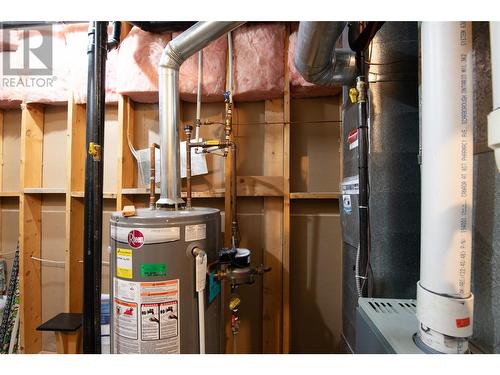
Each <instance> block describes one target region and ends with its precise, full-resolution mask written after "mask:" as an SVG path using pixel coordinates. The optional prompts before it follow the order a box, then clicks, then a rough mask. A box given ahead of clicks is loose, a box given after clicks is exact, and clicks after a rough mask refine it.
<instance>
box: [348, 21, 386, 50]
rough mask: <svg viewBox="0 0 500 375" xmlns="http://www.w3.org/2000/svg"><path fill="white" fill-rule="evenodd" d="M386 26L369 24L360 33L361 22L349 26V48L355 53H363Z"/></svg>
mask: <svg viewBox="0 0 500 375" xmlns="http://www.w3.org/2000/svg"><path fill="white" fill-rule="evenodd" d="M383 25H384V22H367V23H366V26H365V27H364V28H363V30H362V31H360V30H359V29H360V22H353V23H350V24H349V47H351V49H352V50H353V51H355V52H363V51H364V50H365V49H366V48H368V45H369V44H370V43H371V41H372V39H373V37H374V36H375V34H376V33H377V31H379V30H380V28H381V27H382V26H383Z"/></svg>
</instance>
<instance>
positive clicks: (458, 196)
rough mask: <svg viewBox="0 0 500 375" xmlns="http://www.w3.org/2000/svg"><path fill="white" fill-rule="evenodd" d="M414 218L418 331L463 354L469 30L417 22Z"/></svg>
mask: <svg viewBox="0 0 500 375" xmlns="http://www.w3.org/2000/svg"><path fill="white" fill-rule="evenodd" d="M421 55H422V167H421V172H422V213H421V215H422V217H421V219H422V221H421V261H420V281H419V282H418V284H417V286H418V287H417V317H418V319H419V321H420V323H421V327H420V331H419V333H418V336H419V338H420V341H421V342H423V343H424V344H425V346H426V347H428V348H430V349H431V350H434V351H437V352H441V353H463V352H465V351H467V345H468V344H467V337H469V336H471V335H472V307H473V296H472V294H471V290H470V275H471V249H472V233H471V228H472V225H471V224H472V223H471V221H472V189H473V186H472V167H473V139H472V135H473V134H472V133H473V131H472V121H473V113H472V100H473V96H472V30H471V23H470V22H423V23H422V27H421Z"/></svg>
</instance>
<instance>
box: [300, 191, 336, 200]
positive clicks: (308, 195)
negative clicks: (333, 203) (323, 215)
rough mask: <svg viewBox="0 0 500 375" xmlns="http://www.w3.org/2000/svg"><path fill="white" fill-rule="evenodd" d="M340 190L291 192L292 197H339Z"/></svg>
mask: <svg viewBox="0 0 500 375" xmlns="http://www.w3.org/2000/svg"><path fill="white" fill-rule="evenodd" d="M340 195H341V194H340V193H339V192H318V193H309V192H304V193H290V199H339V198H340Z"/></svg>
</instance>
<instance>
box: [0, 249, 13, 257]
mask: <svg viewBox="0 0 500 375" xmlns="http://www.w3.org/2000/svg"><path fill="white" fill-rule="evenodd" d="M16 252H17V250H14V251H8V252H6V253H0V256H6V255H12V254H15V253H16Z"/></svg>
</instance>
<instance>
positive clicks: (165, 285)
mask: <svg viewBox="0 0 500 375" xmlns="http://www.w3.org/2000/svg"><path fill="white" fill-rule="evenodd" d="M114 293H115V304H117V303H118V302H117V301H119V302H120V304H122V305H123V306H125V307H132V305H133V307H134V309H133V313H134V314H135V315H133V317H135V320H133V319H132V316H130V317H126V318H120V315H118V313H117V318H116V319H114V328H115V329H114V340H115V341H114V343H115V344H114V352H115V353H167V354H168V353H172V354H178V353H180V332H179V327H180V326H179V303H180V302H179V297H180V294H179V280H178V279H176V280H167V281H158V282H128V281H124V280H119V279H115V283H114ZM118 296H120V297H121V298H122V299H120V298H118ZM124 300H127V301H124ZM129 305H130V306H129ZM120 308H121V305H120ZM137 310H138V312H137ZM138 315H140V316H138Z"/></svg>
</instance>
